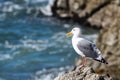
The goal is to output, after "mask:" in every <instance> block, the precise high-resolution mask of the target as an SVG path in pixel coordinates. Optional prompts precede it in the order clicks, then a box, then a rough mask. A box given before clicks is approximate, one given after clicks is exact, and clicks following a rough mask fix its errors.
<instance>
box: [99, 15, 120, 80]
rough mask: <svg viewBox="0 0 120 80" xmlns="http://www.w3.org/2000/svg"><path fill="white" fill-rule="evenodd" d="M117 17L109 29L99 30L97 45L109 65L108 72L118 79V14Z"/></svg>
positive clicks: (119, 18)
mask: <svg viewBox="0 0 120 80" xmlns="http://www.w3.org/2000/svg"><path fill="white" fill-rule="evenodd" d="M117 16H118V17H117V19H115V20H114V21H113V22H112V23H111V24H110V26H109V29H102V30H101V32H100V34H99V37H98V40H97V45H98V47H99V48H100V50H101V51H102V53H104V54H103V55H104V57H105V58H106V59H107V61H108V62H109V65H107V66H106V69H108V72H109V73H110V74H111V75H112V76H115V77H118V78H119V79H120V14H119V15H117Z"/></svg>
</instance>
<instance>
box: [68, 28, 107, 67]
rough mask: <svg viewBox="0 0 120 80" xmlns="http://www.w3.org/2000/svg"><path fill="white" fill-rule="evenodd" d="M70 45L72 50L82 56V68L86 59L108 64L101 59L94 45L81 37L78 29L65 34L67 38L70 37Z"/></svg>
mask: <svg viewBox="0 0 120 80" xmlns="http://www.w3.org/2000/svg"><path fill="white" fill-rule="evenodd" d="M72 34H73V37H72V45H73V48H74V50H75V51H76V52H77V53H78V54H79V55H81V56H82V61H83V64H82V65H83V66H84V65H85V63H86V57H89V58H92V59H94V60H96V61H99V62H102V63H105V64H108V63H107V62H106V61H105V60H104V59H103V57H102V55H101V52H100V51H99V49H98V48H97V47H96V45H95V44H94V43H93V42H91V41H88V40H86V39H84V38H82V37H81V31H80V29H79V28H78V27H75V28H73V29H72V31H71V32H69V33H67V35H68V36H70V35H72Z"/></svg>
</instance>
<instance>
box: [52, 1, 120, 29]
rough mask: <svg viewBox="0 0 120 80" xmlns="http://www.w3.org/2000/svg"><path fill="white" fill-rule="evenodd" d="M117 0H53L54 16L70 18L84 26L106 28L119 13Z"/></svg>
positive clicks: (119, 7)
mask: <svg viewBox="0 0 120 80" xmlns="http://www.w3.org/2000/svg"><path fill="white" fill-rule="evenodd" d="M119 4H120V1H119V0H55V2H54V4H53V7H52V11H53V14H54V16H57V17H59V18H62V19H66V18H67V20H68V19H72V20H73V21H76V22H78V23H80V24H81V25H85V26H88V25H89V26H96V27H98V28H107V26H109V25H110V23H111V22H112V21H113V20H114V19H115V18H117V16H116V14H118V13H119V14H120V6H119Z"/></svg>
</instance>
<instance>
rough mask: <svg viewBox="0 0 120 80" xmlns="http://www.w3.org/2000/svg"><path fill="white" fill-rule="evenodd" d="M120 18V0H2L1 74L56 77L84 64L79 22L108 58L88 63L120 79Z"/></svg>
mask: <svg viewBox="0 0 120 80" xmlns="http://www.w3.org/2000/svg"><path fill="white" fill-rule="evenodd" d="M119 22H120V0H0V80H53V79H54V78H55V77H56V76H58V75H60V74H63V73H65V72H67V71H69V70H71V69H72V68H73V67H74V66H75V65H78V64H80V63H81V62H80V61H81V59H79V57H80V56H79V55H78V54H76V52H75V51H74V50H73V48H72V44H71V38H68V37H67V36H66V33H67V32H69V31H71V29H72V28H73V27H74V26H77V27H80V29H81V31H82V35H83V36H84V38H86V39H88V40H90V41H93V42H95V43H96V44H97V46H98V48H99V49H100V50H101V52H102V54H103V57H104V58H105V59H106V60H107V61H108V63H109V64H108V65H103V64H100V63H98V62H96V61H92V60H88V65H89V66H91V67H92V68H94V69H100V68H102V69H103V68H104V69H105V72H107V73H109V74H110V76H113V77H115V78H119V79H120V62H119V61H120V58H119V57H120V36H119V35H120V26H119ZM76 59H79V60H78V61H77V60H76ZM115 80H116V79H115ZM117 80H118V79H117Z"/></svg>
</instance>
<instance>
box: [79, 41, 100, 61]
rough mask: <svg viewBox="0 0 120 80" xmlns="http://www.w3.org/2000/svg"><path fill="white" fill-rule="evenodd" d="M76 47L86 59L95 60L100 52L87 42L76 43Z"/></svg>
mask: <svg viewBox="0 0 120 80" xmlns="http://www.w3.org/2000/svg"><path fill="white" fill-rule="evenodd" d="M77 47H78V49H79V50H80V51H82V52H83V54H84V55H85V56H86V57H90V58H94V59H95V58H97V57H98V56H99V55H100V51H99V50H98V48H97V47H96V45H95V44H94V43H92V42H90V41H88V40H85V39H84V40H81V41H79V42H78V44H77Z"/></svg>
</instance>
